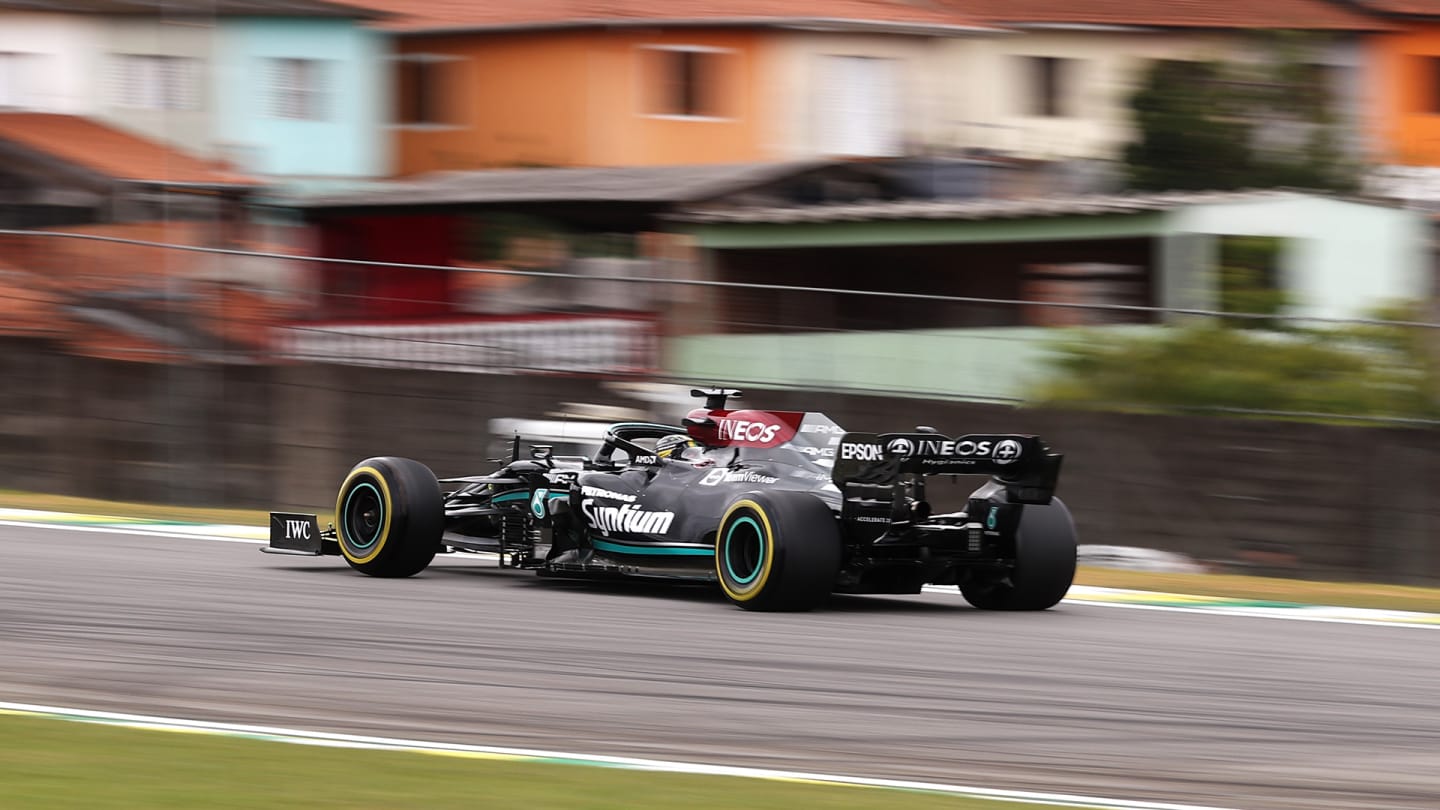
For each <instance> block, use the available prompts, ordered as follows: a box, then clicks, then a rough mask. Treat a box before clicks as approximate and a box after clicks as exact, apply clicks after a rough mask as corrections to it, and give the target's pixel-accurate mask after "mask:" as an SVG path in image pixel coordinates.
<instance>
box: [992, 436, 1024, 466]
mask: <svg viewBox="0 0 1440 810" xmlns="http://www.w3.org/2000/svg"><path fill="white" fill-rule="evenodd" d="M1020 452H1021V447H1020V443H1019V442H1017V441H1015V440H1014V439H1005V440H1004V441H1001V442H997V443H996V444H995V453H994V455H993V458H994V459H995V463H996V464H1009V463H1010V462H1012V461H1015V460H1016V459H1018V458H1020Z"/></svg>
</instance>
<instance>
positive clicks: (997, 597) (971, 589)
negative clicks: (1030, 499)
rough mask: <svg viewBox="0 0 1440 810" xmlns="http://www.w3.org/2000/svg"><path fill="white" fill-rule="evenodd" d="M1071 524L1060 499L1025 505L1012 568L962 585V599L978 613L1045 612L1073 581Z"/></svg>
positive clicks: (1062, 595)
mask: <svg viewBox="0 0 1440 810" xmlns="http://www.w3.org/2000/svg"><path fill="white" fill-rule="evenodd" d="M1077 542H1078V541H1077V540H1076V534H1075V521H1074V520H1073V519H1072V518H1071V517H1070V510H1069V509H1067V508H1066V507H1065V503H1064V502H1063V501H1061V500H1060V499H1059V498H1055V499H1054V500H1052V501H1051V502H1050V503H1049V504H1047V505H1044V506H1040V505H1034V504H1031V505H1027V506H1026V507H1024V510H1023V511H1022V512H1021V513H1020V527H1019V528H1018V529H1017V531H1016V536H1015V567H1014V568H1013V569H1012V570H1011V571H1010V573H1009V576H1006V577H1001V578H998V579H989V580H984V581H980V582H969V583H966V584H963V585H961V586H960V593H961V594H963V595H964V596H965V601H967V602H969V603H970V604H972V605H974V606H975V607H977V608H980V609H981V610H1045V609H1047V608H1051V607H1054V606H1055V605H1056V604H1058V603H1059V602H1060V600H1061V599H1064V598H1065V594H1066V592H1068V591H1069V590H1070V585H1071V583H1073V582H1074V581H1075V552H1076V544H1077Z"/></svg>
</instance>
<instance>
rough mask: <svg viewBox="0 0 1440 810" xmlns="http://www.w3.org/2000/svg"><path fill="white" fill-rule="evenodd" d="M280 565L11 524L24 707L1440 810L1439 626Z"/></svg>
mask: <svg viewBox="0 0 1440 810" xmlns="http://www.w3.org/2000/svg"><path fill="white" fill-rule="evenodd" d="M256 549H257V547H256V546H254V545H250V544H243V543H218V542H207V541H203V540H184V539H165V538H152V537H139V536H128V535H106V534H87V533H80V532H71V531H62V530H42V529H29V528H20V527H8V526H4V527H0V554H3V559H4V564H3V565H0V700H7V701H15V702H27V703H37V704H48V705H56V706H73V707H79V708H87V709H100V710H111V711H123V712H134V713H146V714H156V715H164V716H171V717H188V718H193V719H202V720H212V721H222V722H234V723H255V724H266V725H277V726H286V727H291V728H305V729H312V730H321V731H339V732H350V733H360V734H374V735H384V736H393V737H405V738H411V739H422V740H435V741H454V742H463V743H472V744H484V745H503V746H517V747H528V748H544V749H552V750H561V751H571V752H576V753H586V754H614V755H631V756H640V757H650V758H658V759H673V760H687V761H700V762H709V763H717V764H732V765H748V766H757V767H773V768H784V769H793V770H804V771H816V772H825V773H836V774H849V775H860V776H872V777H891V778H903V779H922V780H929V781H939V782H948V783H957V784H972V785H983V786H988V787H996V788H1012V789H1019V790H1044V791H1055V792H1065V793H1080V794H1088V795H1099V796H1109V797H1113V798H1128V799H1144V800H1150V801H1172V802H1184V803H1192V804H1212V805H1221V806H1230V807H1240V808H1248V809H1250V810H1279V809H1280V808H1296V809H1301V808H1303V810H1319V809H1320V808H1345V810H1391V808H1397V809H1398V808H1426V810H1433V808H1435V807H1436V806H1437V801H1440V798H1437V797H1440V681H1437V679H1436V671H1437V670H1440V645H1437V642H1440V636H1437V635H1435V634H1434V633H1433V631H1429V630H1423V629H1417V628H1411V627H1394V628H1391V627H1363V626H1351V625H1343V624H1325V623H1313V622H1294V621H1282V620H1276V619H1255V618H1236V617H1228V616H1216V615H1206V614H1194V613H1171V612H1158V611H1140V610H1124V609H1118V608H1106V607H1099V606H1084V605H1076V604H1071V603H1066V604H1062V605H1060V606H1059V607H1058V608H1056V609H1054V610H1051V611H1047V612H1044V613H1030V614H1004V613H984V612H980V611H977V610H973V609H971V608H969V607H968V606H967V605H966V604H965V603H964V602H963V600H961V599H960V598H959V597H958V596H948V595H945V594H931V593H926V594H922V595H918V596H911V597H836V598H835V599H834V600H833V601H832V603H831V604H830V606H829V607H828V609H826V610H822V611H817V612H813V613H804V614H756V613H748V612H745V611H741V610H737V609H735V608H733V607H731V606H730V605H729V603H728V602H726V601H724V599H723V598H722V597H721V596H720V595H719V593H718V592H717V591H712V590H708V589H695V588H668V587H649V586H645V587H640V586H633V585H618V584H610V585H606V584H596V583H581V582H573V581H564V580H553V579H541V578H538V577H536V576H534V575H533V574H530V573H524V572H517V571H506V570H500V569H497V568H495V567H494V563H493V562H492V561H489V560H483V559H478V558H476V557H473V556H470V555H446V556H442V557H439V558H437V560H436V563H435V565H434V566H433V567H432V568H430V569H429V570H427V571H426V572H425V573H423V574H421V575H420V576H418V577H415V578H413V579H406V580H378V579H371V578H367V577H364V576H361V575H359V574H356V573H354V572H352V571H351V570H350V569H349V568H347V567H346V566H345V565H344V563H343V562H342V561H339V560H338V559H336V558H325V559H310V558H292V557H276V556H270V555H262V554H259V553H258V552H257V550H256ZM0 748H3V745H0Z"/></svg>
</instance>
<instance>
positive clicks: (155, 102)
mask: <svg viewBox="0 0 1440 810" xmlns="http://www.w3.org/2000/svg"><path fill="white" fill-rule="evenodd" d="M113 64H114V79H115V83H114V91H113V94H112V95H113V97H114V100H115V104H116V106H120V107H129V108H132V109H138V110H198V109H200V60H198V59H192V58H190V57H185V56H165V55H160V54H134V53H126V54H118V55H116V57H115V59H114V63H113Z"/></svg>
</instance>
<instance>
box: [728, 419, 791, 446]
mask: <svg viewBox="0 0 1440 810" xmlns="http://www.w3.org/2000/svg"><path fill="white" fill-rule="evenodd" d="M779 432H780V425H771V424H766V423H765V422H747V421H745V420H743V419H721V420H720V424H719V425H718V426H717V427H716V431H715V433H716V436H718V437H719V438H720V439H721V440H724V441H742V442H769V441H773V440H774V439H775V434H777V433H779Z"/></svg>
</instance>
